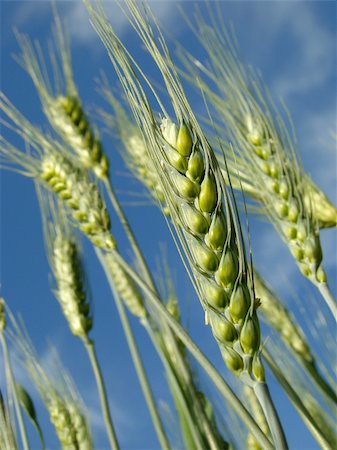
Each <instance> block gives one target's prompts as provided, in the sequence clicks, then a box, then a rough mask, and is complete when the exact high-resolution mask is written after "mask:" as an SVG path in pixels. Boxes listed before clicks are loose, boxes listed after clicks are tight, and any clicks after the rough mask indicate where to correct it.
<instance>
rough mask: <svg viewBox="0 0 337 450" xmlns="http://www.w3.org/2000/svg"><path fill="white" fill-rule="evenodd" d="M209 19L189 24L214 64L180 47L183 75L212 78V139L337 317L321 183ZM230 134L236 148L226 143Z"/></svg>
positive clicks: (264, 94) (249, 72) (267, 99)
mask: <svg viewBox="0 0 337 450" xmlns="http://www.w3.org/2000/svg"><path fill="white" fill-rule="evenodd" d="M211 17H212V21H211V23H212V27H210V26H209V25H208V24H206V22H205V19H204V18H203V17H202V16H201V15H200V14H197V20H196V27H194V29H195V30H198V31H195V32H196V34H197V36H198V39H199V40H200V42H201V44H202V45H203V46H204V48H205V50H206V52H207V54H208V57H209V59H210V65H211V69H210V70H209V69H206V68H205V67H204V66H203V65H202V64H201V63H200V62H199V61H196V60H195V59H194V58H193V57H192V56H191V55H189V54H188V53H187V52H185V51H183V50H181V60H182V62H183V63H185V65H186V67H187V69H188V78H189V79H190V80H191V81H192V82H193V80H194V79H195V74H196V67H198V68H199V69H200V71H201V73H202V74H203V75H205V77H206V78H208V80H209V79H211V80H212V81H214V83H215V89H216V91H215V92H214V91H213V90H212V88H209V87H208V86H207V83H206V81H201V82H200V84H201V87H202V89H204V91H205V96H206V99H207V101H208V102H209V103H210V104H211V105H212V106H213V107H214V110H215V111H216V119H217V120H218V123H219V125H218V126H217V127H216V132H217V133H218V134H219V135H220V136H221V137H220V138H218V139H217V140H218V141H219V139H220V141H221V145H222V147H223V148H225V149H226V156H227V157H228V160H229V162H228V165H229V167H230V170H231V172H232V174H233V176H234V179H235V178H236V179H238V178H240V179H241V178H242V186H243V188H246V189H247V191H248V193H249V194H250V195H253V196H254V193H256V192H257V193H258V199H259V200H260V202H262V204H263V206H264V208H263V212H264V213H265V214H266V215H267V216H268V218H269V220H270V222H271V223H272V224H273V225H274V226H275V228H276V229H277V231H278V233H279V234H280V236H281V237H282V239H283V240H284V241H285V243H286V244H287V246H288V248H289V250H290V252H291V254H292V255H293V257H294V259H295V261H296V263H297V265H298V267H299V269H300V270H301V272H302V274H303V275H304V276H305V277H307V278H308V279H309V280H310V281H311V282H312V283H313V284H314V285H315V286H317V288H318V289H319V290H320V292H321V294H322V296H323V298H324V300H325V301H326V303H327V305H328V307H329V308H330V310H331V312H332V314H333V316H334V317H335V318H337V305H336V301H335V299H334V298H333V296H332V294H331V293H330V291H329V288H328V286H327V277H326V273H325V271H324V269H323V265H322V260H323V254H322V249H321V243H320V236H319V226H318V222H319V219H318V218H316V217H315V213H314V210H315V209H314V204H315V203H316V204H317V198H324V194H322V195H320V191H319V189H318V188H314V187H313V184H312V183H311V184H310V179H309V177H308V176H307V175H306V174H305V172H304V170H303V168H302V165H301V163H300V161H299V158H298V155H297V153H296V144H295V138H294V137H293V136H292V135H291V133H290V131H289V128H291V131H292V125H291V124H290V125H289V124H286V123H285V121H284V120H283V118H282V116H281V114H280V112H279V111H278V110H277V109H276V107H275V105H274V104H273V103H272V101H271V95H270V93H269V91H268V89H267V88H266V87H265V86H264V84H263V83H262V81H261V79H260V76H259V75H257V74H256V73H255V72H254V70H253V69H252V68H247V67H245V66H244V64H242V63H241V61H240V59H239V56H238V53H237V50H236V48H235V45H234V44H233V42H232V41H231V39H230V38H229V36H228V34H227V32H226V30H225V29H223V26H222V25H223V23H222V21H221V16H220V17H219V18H218V20H216V19H215V17H214V16H212V15H211ZM187 20H188V19H187ZM190 25H191V27H192V24H191V23H190ZM198 79H199V77H198ZM194 83H195V81H194ZM227 140H228V141H230V142H232V145H233V147H231V148H229V147H228V144H227V142H226V141H227ZM233 149H234V150H233ZM218 156H219V158H220V159H219V161H220V164H221V166H222V169H223V170H224V172H225V173H226V171H227V167H228V166H226V164H225V163H224V161H223V153H222V151H221V152H219V155H218ZM236 185H239V181H236ZM309 185H310V186H311V189H310V190H309V191H308V186H309ZM335 214H336V212H335V213H334V215H335Z"/></svg>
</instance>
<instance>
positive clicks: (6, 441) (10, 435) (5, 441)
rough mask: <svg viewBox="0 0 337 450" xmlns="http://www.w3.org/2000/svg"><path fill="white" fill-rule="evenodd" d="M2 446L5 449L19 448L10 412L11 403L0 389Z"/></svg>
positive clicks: (0, 434) (0, 436)
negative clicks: (9, 403)
mask: <svg viewBox="0 0 337 450" xmlns="http://www.w3.org/2000/svg"><path fill="white" fill-rule="evenodd" d="M0 448H1V449H3V450H17V449H18V445H17V442H16V437H15V433H14V430H13V426H12V423H11V418H10V414H9V405H8V402H6V401H5V398H4V397H3V395H2V393H1V390H0Z"/></svg>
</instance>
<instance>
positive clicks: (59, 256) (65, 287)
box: [36, 184, 93, 343]
mask: <svg viewBox="0 0 337 450" xmlns="http://www.w3.org/2000/svg"><path fill="white" fill-rule="evenodd" d="M36 191H37V195H38V199H39V203H40V210H41V215H42V223H43V231H44V240H45V244H46V250H47V256H48V260H49V264H50V267H51V269H52V272H53V278H54V281H55V288H54V293H55V296H56V298H57V300H58V301H59V303H60V306H61V309H62V312H63V314H64V316H65V318H66V320H67V322H68V325H69V328H70V331H71V332H72V334H73V335H74V336H78V337H79V338H81V339H82V341H83V342H84V343H87V342H88V341H89V332H90V330H91V328H92V323H93V318H92V314H91V308H90V303H89V299H88V291H89V290H88V289H87V285H86V280H85V272H84V270H83V264H82V260H81V253H80V247H79V243H78V242H77V240H76V237H75V235H74V233H73V231H72V230H71V226H70V223H68V218H67V215H66V211H65V209H64V208H63V207H62V204H60V202H58V201H55V199H54V197H52V196H51V195H50V194H49V193H47V192H46V191H45V190H44V189H42V188H41V187H40V186H39V185H38V184H37V185H36Z"/></svg>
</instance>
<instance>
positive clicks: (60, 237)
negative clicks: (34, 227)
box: [52, 232, 92, 341]
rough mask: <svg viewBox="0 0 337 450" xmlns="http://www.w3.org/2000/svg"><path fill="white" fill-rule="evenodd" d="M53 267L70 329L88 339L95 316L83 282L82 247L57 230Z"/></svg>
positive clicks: (59, 295) (60, 299)
mask: <svg viewBox="0 0 337 450" xmlns="http://www.w3.org/2000/svg"><path fill="white" fill-rule="evenodd" d="M52 259H53V270H54V276H55V280H56V291H55V293H56V296H57V298H58V300H59V302H60V304H61V308H62V311H63V314H64V315H65V317H66V319H67V321H68V324H69V327H70V330H71V332H72V333H73V334H74V335H75V336H78V337H80V338H81V339H82V340H84V341H86V340H87V339H88V333H89V331H90V330H91V328H92V317H91V314H90V306H89V303H88V300H87V293H86V291H85V289H84V286H83V280H82V268H81V262H80V257H79V250H78V247H77V245H76V243H75V242H73V241H72V240H71V239H69V237H68V236H66V235H64V234H62V233H61V232H57V233H56V236H55V239H54V241H53V258H52Z"/></svg>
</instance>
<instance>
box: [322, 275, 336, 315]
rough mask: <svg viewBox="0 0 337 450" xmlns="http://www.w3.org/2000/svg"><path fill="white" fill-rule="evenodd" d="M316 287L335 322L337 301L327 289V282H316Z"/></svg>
mask: <svg viewBox="0 0 337 450" xmlns="http://www.w3.org/2000/svg"><path fill="white" fill-rule="evenodd" d="M317 287H318V290H319V292H320V293H321V295H322V297H323V298H324V300H325V303H326V304H327V305H328V307H329V309H330V311H331V313H332V315H333V317H334V319H335V322H337V303H336V300H335V299H334V296H333V295H332V293H331V291H330V289H329V286H328V284H327V283H318V284H317Z"/></svg>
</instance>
